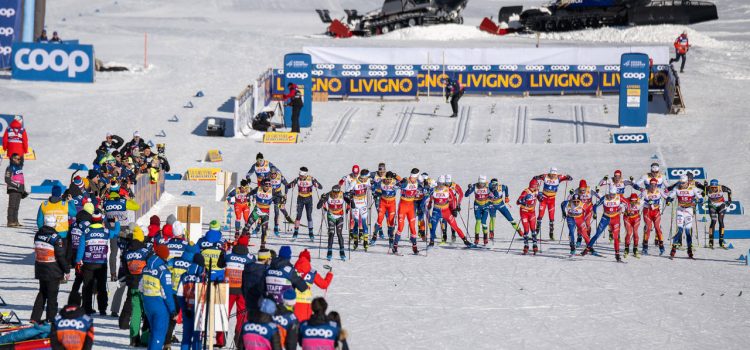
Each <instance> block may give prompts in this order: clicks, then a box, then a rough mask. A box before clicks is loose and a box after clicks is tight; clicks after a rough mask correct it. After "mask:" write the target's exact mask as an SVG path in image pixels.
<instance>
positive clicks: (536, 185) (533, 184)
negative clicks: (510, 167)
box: [529, 179, 539, 190]
mask: <svg viewBox="0 0 750 350" xmlns="http://www.w3.org/2000/svg"><path fill="white" fill-rule="evenodd" d="M529 188H530V189H532V190H534V189H537V188H539V182H537V181H536V179H532V180H531V181H529Z"/></svg>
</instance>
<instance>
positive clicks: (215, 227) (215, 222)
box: [208, 220, 221, 231]
mask: <svg viewBox="0 0 750 350" xmlns="http://www.w3.org/2000/svg"><path fill="white" fill-rule="evenodd" d="M208 228H209V229H211V230H214V231H218V230H220V229H221V225H220V224H219V221H218V220H211V223H209V224H208Z"/></svg>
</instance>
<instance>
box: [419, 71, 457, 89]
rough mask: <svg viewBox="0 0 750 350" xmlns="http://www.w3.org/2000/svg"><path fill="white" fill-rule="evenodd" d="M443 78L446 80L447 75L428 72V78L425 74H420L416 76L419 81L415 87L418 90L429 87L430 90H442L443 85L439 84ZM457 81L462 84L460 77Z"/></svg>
mask: <svg viewBox="0 0 750 350" xmlns="http://www.w3.org/2000/svg"><path fill="white" fill-rule="evenodd" d="M443 78H448V75H447V74H443V73H439V72H430V75H429V76H428V75H427V73H420V74H418V75H417V79H419V85H417V86H418V87H420V88H423V87H427V86H430V87H431V88H436V87H439V88H444V87H445V85H443V84H442V83H441V82H440V80H442V79H443ZM458 81H459V82H461V83H463V81H462V79H461V76H459V77H458Z"/></svg>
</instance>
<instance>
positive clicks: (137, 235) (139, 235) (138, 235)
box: [133, 226, 143, 242]
mask: <svg viewBox="0 0 750 350" xmlns="http://www.w3.org/2000/svg"><path fill="white" fill-rule="evenodd" d="M133 240H134V241H138V242H143V229H142V228H141V227H140V226H136V227H135V228H134V229H133Z"/></svg>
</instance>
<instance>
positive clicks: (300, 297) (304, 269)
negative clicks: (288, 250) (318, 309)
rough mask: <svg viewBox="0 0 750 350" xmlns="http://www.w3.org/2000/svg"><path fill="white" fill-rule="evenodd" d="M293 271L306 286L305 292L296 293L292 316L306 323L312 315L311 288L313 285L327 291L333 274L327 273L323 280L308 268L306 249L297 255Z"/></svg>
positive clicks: (308, 253) (308, 254)
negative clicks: (295, 271)
mask: <svg viewBox="0 0 750 350" xmlns="http://www.w3.org/2000/svg"><path fill="white" fill-rule="evenodd" d="M294 269H295V270H297V274H299V276H300V277H302V279H303V280H304V281H305V283H306V284H307V290H306V291H304V292H299V293H297V304H296V305H295V306H294V315H295V316H297V319H298V320H299V321H300V322H304V321H307V320H308V319H309V318H310V314H312V310H311V309H310V303H312V286H313V283H314V284H315V285H316V286H318V288H320V289H328V286H329V285H330V284H331V281H332V280H333V273H332V272H330V271H329V272H328V273H327V274H326V277H325V278H323V277H321V276H320V274H319V273H318V272H317V271H315V269H313V268H312V267H311V266H310V251H308V250H307V249H305V250H303V251H302V252H301V253H299V259H297V262H296V263H295V264H294Z"/></svg>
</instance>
